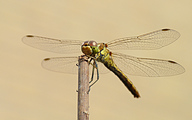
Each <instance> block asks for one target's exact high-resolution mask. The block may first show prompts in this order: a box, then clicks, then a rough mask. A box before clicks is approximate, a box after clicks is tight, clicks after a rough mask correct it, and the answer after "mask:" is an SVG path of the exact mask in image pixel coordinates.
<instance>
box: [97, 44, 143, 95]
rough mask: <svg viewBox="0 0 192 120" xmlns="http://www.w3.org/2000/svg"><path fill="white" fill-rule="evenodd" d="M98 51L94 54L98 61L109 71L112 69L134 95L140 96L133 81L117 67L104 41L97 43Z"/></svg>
mask: <svg viewBox="0 0 192 120" xmlns="http://www.w3.org/2000/svg"><path fill="white" fill-rule="evenodd" d="M98 47H99V52H98V53H97V54H96V55H95V58H96V60H97V61H98V62H102V63H103V64H104V65H105V66H106V67H107V68H108V69H109V70H110V71H112V72H113V73H114V74H115V75H117V77H118V78H119V79H120V80H121V81H122V82H123V84H124V85H125V86H126V87H127V89H128V90H129V91H130V92H131V93H132V94H133V95H134V97H137V98H138V97H140V95H139V92H138V91H137V90H136V88H135V86H134V85H133V83H132V82H131V81H130V80H129V79H128V77H127V76H126V75H125V74H124V73H123V72H122V71H121V70H120V69H119V68H118V67H117V65H116V64H115V63H114V61H113V56H112V53H111V52H110V51H109V50H108V49H107V47H106V46H105V44H104V43H100V44H99V45H98Z"/></svg>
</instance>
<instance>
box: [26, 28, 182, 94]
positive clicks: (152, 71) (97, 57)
mask: <svg viewBox="0 0 192 120" xmlns="http://www.w3.org/2000/svg"><path fill="white" fill-rule="evenodd" d="M179 36H180V34H179V33H178V32H177V31H175V30H172V29H161V30H157V31H154V32H150V33H147V34H143V35H139V36H135V37H126V38H120V39H115V40H113V41H110V42H108V43H97V42H95V41H85V42H84V41H80V40H60V39H52V38H47V37H40V36H35V35H26V36H25V37H23V42H24V43H25V44H27V45H29V46H32V47H35V48H38V49H41V50H45V51H50V52H56V53H68V54H71V53H79V52H81V51H82V52H83V53H84V54H85V55H87V56H88V57H89V58H90V61H94V62H93V64H92V65H93V72H94V69H95V68H96V69H97V74H98V64H97V63H103V65H104V66H105V67H106V68H108V69H109V70H110V71H112V72H113V73H114V74H115V75H116V76H117V77H118V78H119V79H120V80H121V81H122V82H123V84H124V85H125V86H126V87H127V89H128V90H129V91H130V92H131V93H132V94H133V96H134V97H136V98H139V97H140V95H139V92H138V91H137V90H136V88H135V86H134V85H133V83H132V82H131V81H130V80H129V79H128V77H127V76H126V75H125V74H124V73H127V74H131V75H139V76H149V77H157V76H172V75H177V74H181V73H183V72H184V71H185V69H184V68H183V67H182V66H181V65H180V64H178V63H176V62H174V61H171V60H161V59H152V58H139V57H133V56H129V55H125V54H122V53H114V52H111V50H132V49H140V50H141V49H158V48H161V47H163V46H166V45H169V44H171V43H172V42H174V41H175V40H177V39H178V38H179ZM77 59H78V57H77V56H75V57H53V58H45V59H44V60H43V62H42V66H43V67H44V68H46V69H48V70H52V71H57V72H64V73H75V72H77V70H74V68H75V67H74V66H75V62H77ZM99 67H100V65H99ZM101 67H102V66H101ZM76 69H77V68H76ZM102 70H103V68H102V69H101V73H102V72H104V71H102ZM98 79H99V78H97V80H98ZM92 80H93V74H92V77H91V81H92ZM97 80H96V81H97ZM94 83H95V82H94ZM94 83H93V84H94Z"/></svg>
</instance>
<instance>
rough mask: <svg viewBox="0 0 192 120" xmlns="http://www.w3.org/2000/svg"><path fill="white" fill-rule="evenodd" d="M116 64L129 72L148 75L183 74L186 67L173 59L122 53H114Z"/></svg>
mask: <svg viewBox="0 0 192 120" xmlns="http://www.w3.org/2000/svg"><path fill="white" fill-rule="evenodd" d="M112 55H113V59H114V62H115V64H116V65H117V66H118V67H119V69H120V70H122V71H123V72H125V73H127V74H131V75H137V76H148V77H160V76H172V75H177V74H181V73H183V72H184V71H185V69H184V68H183V67H182V66H181V65H180V64H178V63H176V62H174V61H171V60H161V59H151V58H138V57H133V56H129V55H124V54H120V53H113V54H112Z"/></svg>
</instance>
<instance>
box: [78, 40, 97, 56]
mask: <svg viewBox="0 0 192 120" xmlns="http://www.w3.org/2000/svg"><path fill="white" fill-rule="evenodd" d="M81 50H82V52H83V53H84V54H85V55H90V56H94V55H95V54H97V53H98V52H99V48H98V45H97V42H95V41H85V42H84V43H83V44H82V45H81Z"/></svg>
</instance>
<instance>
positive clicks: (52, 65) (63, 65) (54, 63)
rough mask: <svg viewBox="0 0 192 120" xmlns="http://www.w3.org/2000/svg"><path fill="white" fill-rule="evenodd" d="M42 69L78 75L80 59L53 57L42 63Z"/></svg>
mask: <svg viewBox="0 0 192 120" xmlns="http://www.w3.org/2000/svg"><path fill="white" fill-rule="evenodd" d="M41 64H42V67H43V68H45V69H47V70H51V71H55V72H62V73H69V74H78V66H77V65H76V64H78V57H52V58H45V59H44V60H43V61H42V63H41Z"/></svg>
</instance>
